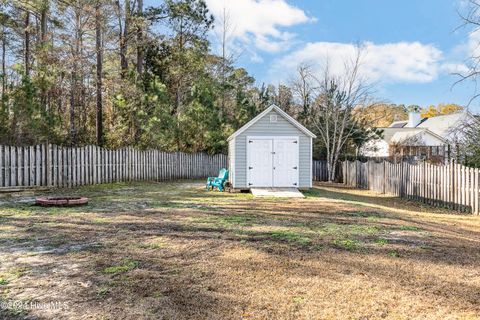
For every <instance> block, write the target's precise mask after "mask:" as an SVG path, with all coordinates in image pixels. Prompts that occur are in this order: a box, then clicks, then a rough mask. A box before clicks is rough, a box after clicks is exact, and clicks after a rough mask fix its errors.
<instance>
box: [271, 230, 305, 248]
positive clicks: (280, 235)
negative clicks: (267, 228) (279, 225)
mask: <svg viewBox="0 0 480 320" xmlns="http://www.w3.org/2000/svg"><path fill="white" fill-rule="evenodd" d="M270 237H272V238H273V239H276V240H281V241H287V242H296V243H299V244H302V245H306V244H309V243H310V242H311V240H310V238H309V237H307V236H305V235H303V234H301V233H298V232H293V231H287V230H284V231H282V230H280V231H272V232H270Z"/></svg>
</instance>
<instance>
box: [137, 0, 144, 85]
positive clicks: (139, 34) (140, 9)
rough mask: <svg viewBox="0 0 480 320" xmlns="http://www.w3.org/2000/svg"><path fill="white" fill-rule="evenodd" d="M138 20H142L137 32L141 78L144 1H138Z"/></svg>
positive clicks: (138, 64) (138, 71)
mask: <svg viewBox="0 0 480 320" xmlns="http://www.w3.org/2000/svg"><path fill="white" fill-rule="evenodd" d="M138 19H139V20H140V21H139V22H138V23H139V26H138V30H137V74H138V78H141V76H142V73H143V0H138Z"/></svg>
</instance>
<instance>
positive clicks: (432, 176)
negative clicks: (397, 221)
mask: <svg viewBox="0 0 480 320" xmlns="http://www.w3.org/2000/svg"><path fill="white" fill-rule="evenodd" d="M342 172H343V182H344V183H345V184H346V185H347V186H350V187H354V188H361V189H369V190H372V191H375V192H379V193H383V194H389V195H393V196H397V197H402V198H407V199H411V200H417V201H421V202H423V203H426V204H429V205H432V206H438V207H446V208H449V209H452V210H455V211H459V212H468V213H473V214H479V213H480V212H479V211H480V208H479V197H480V194H479V172H480V171H479V169H478V168H470V167H466V166H463V165H460V164H456V163H453V162H452V163H449V164H447V165H433V164H429V163H419V164H409V163H406V162H401V163H396V164H395V163H390V162H388V161H383V162H378V163H377V162H374V161H368V162H359V161H353V162H351V161H345V162H343V163H342Z"/></svg>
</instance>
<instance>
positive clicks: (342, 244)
mask: <svg viewBox="0 0 480 320" xmlns="http://www.w3.org/2000/svg"><path fill="white" fill-rule="evenodd" d="M333 245H334V246H335V247H337V248H339V249H344V250H347V251H356V250H358V249H360V248H361V243H360V241H358V240H352V239H343V240H340V239H336V240H333Z"/></svg>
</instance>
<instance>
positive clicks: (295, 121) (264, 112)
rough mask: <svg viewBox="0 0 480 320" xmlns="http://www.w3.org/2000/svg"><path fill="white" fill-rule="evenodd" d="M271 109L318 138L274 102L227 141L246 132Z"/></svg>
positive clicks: (308, 134) (301, 129)
mask: <svg viewBox="0 0 480 320" xmlns="http://www.w3.org/2000/svg"><path fill="white" fill-rule="evenodd" d="M270 111H275V112H277V113H278V114H280V115H281V116H282V117H283V118H284V119H285V120H287V121H288V122H290V123H291V124H292V125H293V126H295V127H297V128H298V129H299V130H300V131H302V132H303V133H305V134H306V135H307V136H309V137H311V138H316V137H317V136H316V135H314V134H313V133H312V132H311V131H310V130H308V129H307V128H305V127H304V126H303V125H301V124H300V123H299V122H298V121H297V120H295V119H293V118H292V117H291V116H290V115H288V114H287V113H286V112H285V111H283V110H282V109H280V108H279V107H278V106H276V105H274V104H272V105H271V106H270V107H268V108H267V109H265V110H263V111H262V112H261V113H260V114H258V115H257V116H256V117H255V118H253V119H252V120H250V121H249V122H247V124H245V125H244V126H243V127H241V128H240V129H238V130H237V131H236V132H235V133H234V134H232V135H231V136H230V137H228V139H227V141H230V140H232V139H234V138H236V137H237V136H239V135H240V134H242V133H243V132H245V131H246V130H247V129H248V128H250V127H251V126H252V125H254V124H255V123H256V122H257V121H258V120H260V119H261V118H263V117H264V116H265V115H267V114H268V113H269V112H270Z"/></svg>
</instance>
